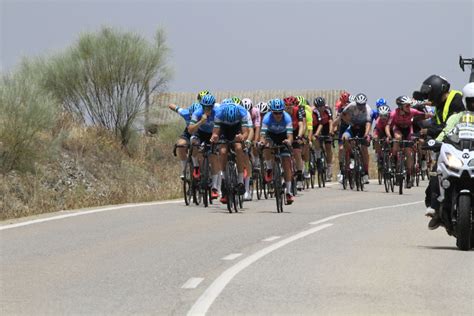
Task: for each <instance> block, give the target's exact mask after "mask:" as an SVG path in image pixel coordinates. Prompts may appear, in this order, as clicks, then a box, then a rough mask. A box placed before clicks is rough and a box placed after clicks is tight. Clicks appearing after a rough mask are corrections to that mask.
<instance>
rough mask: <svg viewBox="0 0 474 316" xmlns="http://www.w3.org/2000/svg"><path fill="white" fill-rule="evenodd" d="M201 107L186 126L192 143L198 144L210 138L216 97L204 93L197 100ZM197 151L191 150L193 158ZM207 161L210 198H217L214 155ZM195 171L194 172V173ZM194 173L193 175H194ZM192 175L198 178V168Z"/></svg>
mask: <svg viewBox="0 0 474 316" xmlns="http://www.w3.org/2000/svg"><path fill="white" fill-rule="evenodd" d="M199 102H200V104H201V108H200V109H198V110H197V111H195V112H194V113H193V115H192V118H191V122H190V124H189V126H188V131H189V133H190V134H192V135H193V136H192V137H191V140H192V142H193V144H196V145H199V144H202V143H206V144H209V143H210V139H211V134H212V130H213V128H214V118H215V115H216V111H215V108H214V105H215V103H216V98H215V97H214V96H213V95H212V94H206V95H204V96H203V97H202V98H201V101H199ZM197 157H198V152H197V151H193V160H194V159H197ZM209 163H210V165H211V179H212V186H211V198H212V199H217V198H218V196H219V192H218V172H219V165H218V159H217V156H216V155H210V156H209ZM195 173H196V174H195ZM194 174H195V175H194ZM193 175H194V176H195V177H196V178H199V177H200V176H201V175H200V172H199V169H198V171H197V172H193Z"/></svg>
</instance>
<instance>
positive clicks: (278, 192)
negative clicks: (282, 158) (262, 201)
mask: <svg viewBox="0 0 474 316" xmlns="http://www.w3.org/2000/svg"><path fill="white" fill-rule="evenodd" d="M273 189H274V194H275V201H276V207H277V213H281V212H283V199H282V198H283V196H282V191H283V188H282V185H281V169H280V164H279V163H277V162H275V166H274V168H273Z"/></svg>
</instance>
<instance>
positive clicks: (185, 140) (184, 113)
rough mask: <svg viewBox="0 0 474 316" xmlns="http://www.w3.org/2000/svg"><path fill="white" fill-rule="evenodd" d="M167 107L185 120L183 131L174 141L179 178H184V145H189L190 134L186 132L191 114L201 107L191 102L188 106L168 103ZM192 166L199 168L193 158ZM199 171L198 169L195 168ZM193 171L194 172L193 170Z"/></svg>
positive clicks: (185, 149) (185, 150)
mask: <svg viewBox="0 0 474 316" xmlns="http://www.w3.org/2000/svg"><path fill="white" fill-rule="evenodd" d="M168 108H169V109H170V110H172V111H174V112H176V113H178V114H179V115H180V116H181V117H182V118H183V119H184V121H185V122H186V127H185V128H184V131H183V133H182V134H181V136H179V139H178V141H177V142H176V146H177V147H176V153H177V156H178V159H179V160H180V161H181V176H180V177H181V179H184V170H185V168H186V160H187V148H186V145H189V143H190V139H191V134H190V133H189V132H188V126H189V123H190V121H191V116H192V115H193V113H194V112H195V111H197V110H198V109H200V108H201V105H200V104H199V103H193V104H191V105H190V106H189V107H188V108H182V107H179V106H177V105H176V104H173V103H170V104H168ZM193 167H197V168H199V164H198V162H197V160H196V161H194V159H193ZM196 172H199V170H196ZM193 173H194V172H193ZM196 176H198V174H196Z"/></svg>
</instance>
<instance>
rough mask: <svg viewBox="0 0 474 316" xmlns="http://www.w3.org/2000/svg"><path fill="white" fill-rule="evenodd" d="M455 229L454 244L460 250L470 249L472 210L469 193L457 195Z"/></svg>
mask: <svg viewBox="0 0 474 316" xmlns="http://www.w3.org/2000/svg"><path fill="white" fill-rule="evenodd" d="M455 231H456V246H457V247H458V248H459V249H460V250H470V249H471V241H472V240H471V239H472V238H471V237H472V236H471V235H472V212H471V196H470V195H465V194H462V195H460V196H459V200H458V209H457V223H456V228H455Z"/></svg>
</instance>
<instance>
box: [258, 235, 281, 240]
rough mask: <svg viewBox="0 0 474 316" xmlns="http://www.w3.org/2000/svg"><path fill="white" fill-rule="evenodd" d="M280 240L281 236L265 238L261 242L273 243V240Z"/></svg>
mask: <svg viewBox="0 0 474 316" xmlns="http://www.w3.org/2000/svg"><path fill="white" fill-rule="evenodd" d="M280 238H281V236H272V237H268V238H265V239H264V240H262V241H274V240H277V239H280Z"/></svg>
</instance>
